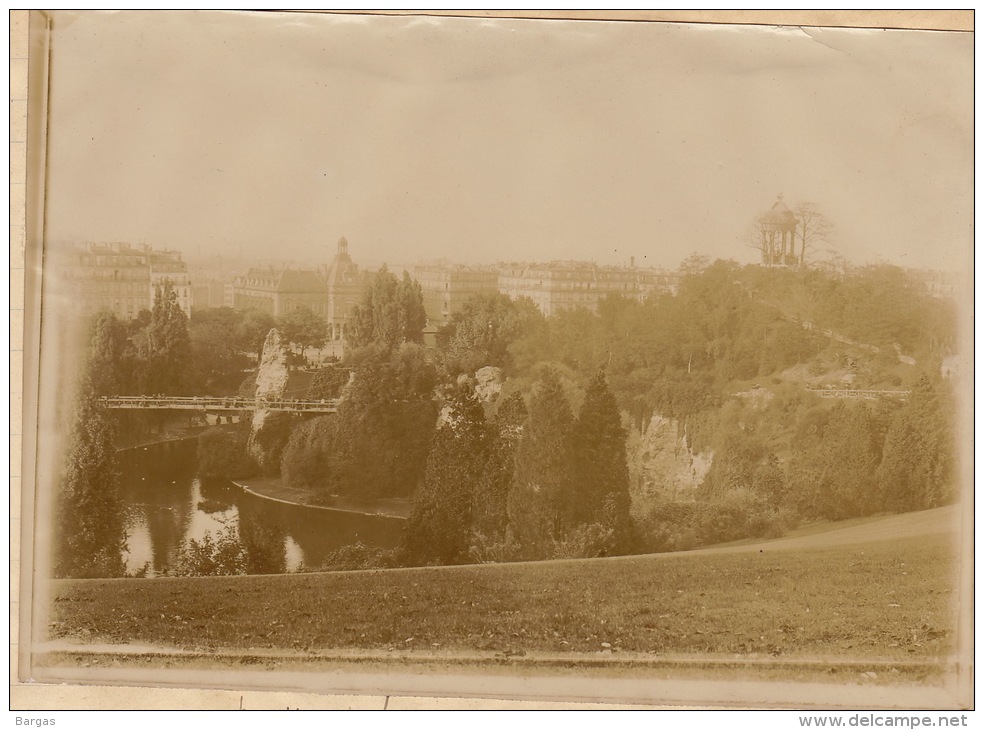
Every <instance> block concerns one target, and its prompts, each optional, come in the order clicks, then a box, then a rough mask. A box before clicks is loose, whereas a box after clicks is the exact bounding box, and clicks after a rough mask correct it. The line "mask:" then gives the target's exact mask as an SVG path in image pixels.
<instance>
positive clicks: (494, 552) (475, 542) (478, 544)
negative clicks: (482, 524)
mask: <svg viewBox="0 0 984 730" xmlns="http://www.w3.org/2000/svg"><path fill="white" fill-rule="evenodd" d="M468 557H469V559H470V560H471V561H472V562H474V563H514V562H516V561H517V560H522V550H521V546H520V544H519V542H517V540H516V538H515V537H513V535H512V533H511V532H507V533H506V536H505V538H498V537H494V536H489V535H486V534H485V533H483V532H479V531H477V530H475V531H472V539H471V546H470V547H469V548H468Z"/></svg>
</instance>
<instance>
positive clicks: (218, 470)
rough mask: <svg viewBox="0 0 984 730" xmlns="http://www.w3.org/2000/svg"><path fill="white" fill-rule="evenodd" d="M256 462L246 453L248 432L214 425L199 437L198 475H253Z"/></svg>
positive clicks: (234, 477)
mask: <svg viewBox="0 0 984 730" xmlns="http://www.w3.org/2000/svg"><path fill="white" fill-rule="evenodd" d="M255 473H256V464H255V463H254V462H253V460H252V459H251V458H250V457H249V456H248V455H247V453H246V433H245V431H244V430H243V429H242V428H237V429H234V430H230V429H226V428H219V427H217V426H216V427H213V428H210V429H208V430H207V431H204V432H203V433H202V434H201V435H199V437H198V475H199V476H201V477H221V478H224V479H236V478H241V477H248V476H252V475H253V474H255Z"/></svg>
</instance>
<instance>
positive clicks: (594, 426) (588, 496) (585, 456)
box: [573, 371, 631, 550]
mask: <svg viewBox="0 0 984 730" xmlns="http://www.w3.org/2000/svg"><path fill="white" fill-rule="evenodd" d="M625 439H626V432H625V429H624V428H622V416H621V413H620V411H619V408H618V404H617V403H616V402H615V396H614V395H612V392H611V390H609V388H608V382H607V380H606V378H605V373H604V371H599V372H598V373H597V374H596V375H595V376H594V377H593V378H592V379H591V382H590V383H589V384H588V388H587V390H586V391H585V396H584V403H583V405H582V406H581V412H580V415H579V417H578V420H577V424H576V426H575V428H574V450H575V455H576V464H577V471H576V480H575V499H574V503H573V506H574V511H573V517H574V522H575V524H579V525H589V524H599V525H602V526H603V527H605V528H608V529H611V530H612V531H613V537H614V542H615V546H616V549H619V550H624V549H626V548H627V547H628V545H627V541H628V539H629V534H630V527H631V523H630V518H629V506H630V498H629V467H628V461H627V458H626V453H625Z"/></svg>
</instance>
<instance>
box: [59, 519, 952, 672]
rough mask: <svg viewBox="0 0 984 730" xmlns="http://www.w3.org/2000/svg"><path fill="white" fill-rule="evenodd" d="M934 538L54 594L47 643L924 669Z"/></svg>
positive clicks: (98, 585) (946, 577)
mask: <svg viewBox="0 0 984 730" xmlns="http://www.w3.org/2000/svg"><path fill="white" fill-rule="evenodd" d="M954 563H955V554H954V550H953V547H952V542H951V541H950V540H949V539H948V538H946V537H945V536H943V535H928V536H916V537H910V538H906V539H900V540H898V541H882V542H874V543H868V544H864V545H846V546H837V547H830V548H824V549H812V550H786V551H781V552H765V553H758V552H744V553H721V554H703V555H702V554H699V553H696V554H679V555H662V556H639V557H631V558H619V559H598V560H585V561H564V562H548V563H531V564H512V565H485V566H465V567H459V568H425V569H415V570H392V571H365V572H351V573H334V574H332V573H327V574H306V575H283V576H250V577H236V578H188V579H155V580H115V581H111V580H105V581H100V580H92V581H59V582H57V583H56V585H55V589H54V590H55V603H54V606H53V615H52V623H51V632H52V638H62V637H73V638H83V640H84V641H87V642H133V643H148V644H155V645H166V646H171V647H179V648H185V649H198V650H209V651H216V650H218V651H221V650H236V649H272V650H287V651H291V650H303V651H314V652H319V651H331V650H339V649H342V650H349V649H368V650H380V649H394V648H397V649H400V650H411V651H412V650H417V649H426V650H428V651H434V647H435V646H437V645H439V646H440V650H441V651H446V650H452V651H453V650H469V651H475V650H479V651H482V650H485V651H493V652H505V653H507V654H521V653H524V652H567V651H572V652H597V651H600V650H603V649H605V648H607V647H605V644H610V645H611V648H612V649H613V650H614V651H619V650H621V651H626V652H657V653H684V654H695V653H696V654H702V653H708V652H710V653H726V654H728V655H735V654H737V655H742V656H753V655H759V656H770V655H771V656H786V657H824V658H837V657H853V658H866V659H867V658H884V659H892V660H905V659H928V658H933V657H937V656H942V655H946V654H948V653H949V652H950V651H951V650H952V647H953V643H954V627H955V616H954V604H955V601H954V598H955V594H954V585H953V576H954V567H955V566H954Z"/></svg>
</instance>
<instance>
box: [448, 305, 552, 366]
mask: <svg viewBox="0 0 984 730" xmlns="http://www.w3.org/2000/svg"><path fill="white" fill-rule="evenodd" d="M545 330H546V322H545V320H544V317H543V314H542V313H541V312H540V310H539V309H537V308H536V306H535V305H534V304H533V302H532V301H531V300H529V299H526V298H522V299H519V300H516V301H513V300H511V299H510V298H509V297H508V296H506V295H505V294H499V293H490V294H477V295H475V296H473V297H471V298H470V299H469V300H468V301H466V302H465V304H464V306H463V307H462V309H461V311H460V312H455V313H454V314H453V315H452V316H451V321H450V322H448V324H447V325H445V326H444V327H443V328H442V329H441V331H440V332H439V333H438V344H439V346H440V348H441V351H442V355H443V360H444V366H445V369H446V370H448V371H449V372H451V373H452V374H454V373H462V372H463V373H473V372H475V371H476V370H478V369H479V368H481V367H484V366H486V365H493V366H496V367H502V368H506V367H510V366H512V365H513V364H514V360H515V357H514V353H513V352H512V349H513V346H514V345H515V344H516V343H517V342H519V341H520V340H521V339H522V338H524V337H527V336H535V337H538V338H539V339H541V340H542V339H544V338H543V335H544V333H545V332H544V331H545Z"/></svg>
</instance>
